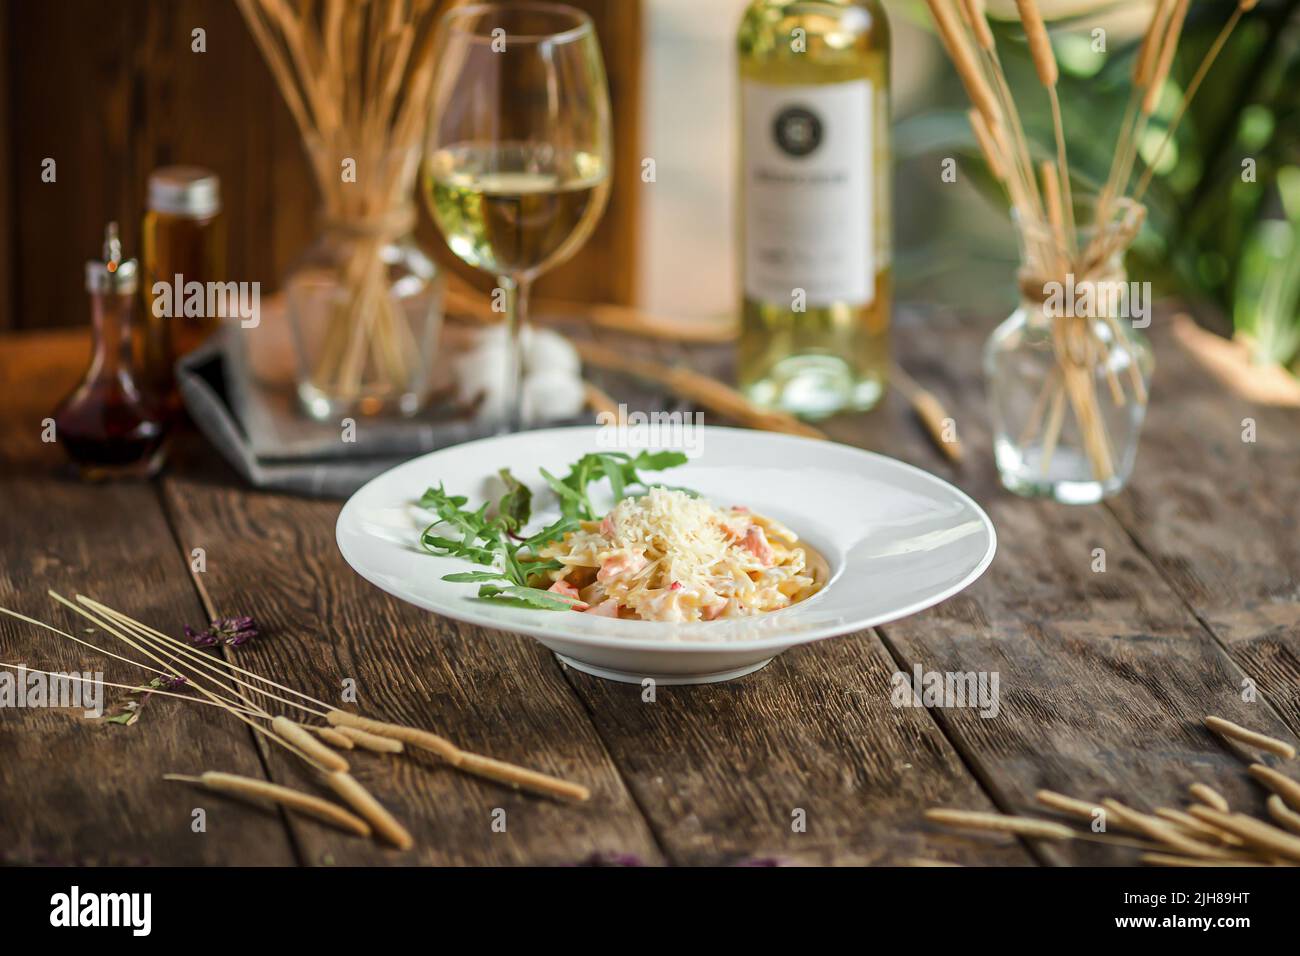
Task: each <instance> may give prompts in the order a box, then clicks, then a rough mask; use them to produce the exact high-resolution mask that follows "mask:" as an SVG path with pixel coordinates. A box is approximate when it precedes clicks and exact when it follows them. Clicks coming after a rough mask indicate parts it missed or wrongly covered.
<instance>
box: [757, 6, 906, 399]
mask: <svg viewBox="0 0 1300 956" xmlns="http://www.w3.org/2000/svg"><path fill="white" fill-rule="evenodd" d="M738 47H739V53H740V98H741V121H740V129H741V143H740V154H741V170H740V176H741V188H740V213H741V220H742V225H741V229H740V248H741V252H740V275H741V309H740V311H741V333H740V348H739V356H738V368H739V380H740V386H741V388H742V389H743V390H744V391H745V393H746V394H747V395H749V397H750V398H751V399H753V400H754V401H757V402H759V403H760V404H763V405H768V406H771V407H777V408H782V409H785V410H786V411H790V412H794V413H795V414H798V415H802V416H804V417H807V418H820V417H823V416H826V415H830V414H833V413H835V412H837V411H841V410H844V409H859V410H860V409H867V408H870V407H871V406H873V405H874V404H875V403H876V402H877V401H879V399H880V397H881V395H882V394H883V392H884V387H885V378H886V372H887V370H888V367H889V346H888V332H889V306H890V283H889V280H890V245H891V241H890V215H889V190H890V145H889V103H888V93H889V28H888V25H887V24H886V21H885V16H884V12H883V11H882V9H881V6H880V4H879V2H877V0H752V2H751V3H750V4H749V6H748V8H747V9H746V10H745V13H744V15H743V17H742V19H741V23H740V30H739V36H738Z"/></svg>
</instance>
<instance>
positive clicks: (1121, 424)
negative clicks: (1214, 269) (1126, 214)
mask: <svg viewBox="0 0 1300 956" xmlns="http://www.w3.org/2000/svg"><path fill="white" fill-rule="evenodd" d="M1139 208H1140V207H1139ZM1140 219H1141V217H1140V215H1139V216H1137V222H1136V223H1134V222H1132V221H1131V220H1123V219H1121V220H1120V221H1119V222H1117V223H1116V224H1114V225H1112V226H1108V227H1107V229H1108V230H1109V229H1117V230H1120V229H1122V230H1124V231H1123V232H1122V233H1117V234H1116V235H1115V236H1114V237H1113V241H1109V242H1106V243H1103V244H1101V245H1100V247H1097V246H1093V245H1092V240H1093V237H1094V236H1095V235H1096V234H1097V230H1096V229H1095V228H1092V227H1086V228H1083V229H1081V230H1079V238H1078V248H1079V249H1085V250H1086V249H1089V248H1101V249H1104V250H1107V252H1106V254H1105V255H1104V256H1102V257H1101V259H1100V260H1099V261H1097V262H1096V264H1094V265H1091V266H1090V267H1089V268H1088V269H1087V270H1086V271H1085V272H1083V273H1081V274H1076V273H1075V272H1074V271H1072V269H1071V267H1068V266H1063V265H1062V264H1061V261H1060V260H1059V259H1057V258H1054V257H1053V255H1052V253H1051V251H1050V250H1051V249H1053V248H1059V246H1053V245H1052V244H1051V242H1050V240H1049V241H1046V242H1045V241H1043V239H1044V237H1043V236H1042V235H1040V234H1037V233H1036V232H1035V231H1034V230H1032V229H1028V228H1023V227H1022V229H1021V244H1022V248H1021V257H1022V265H1021V270H1020V289H1021V301H1020V307H1019V308H1018V309H1016V311H1015V312H1013V313H1012V314H1011V316H1010V317H1009V318H1007V320H1006V321H1004V322H1003V323H1002V324H1001V325H999V326H998V327H997V328H996V329H995V330H994V332H993V334H992V335H991V336H990V337H989V339H988V342H987V343H986V345H985V347H984V372H985V375H986V377H987V380H988V391H989V401H990V413H991V417H992V430H993V448H994V458H995V460H996V462H997V468H998V473H999V475H1000V477H1001V479H1002V484H1003V485H1004V486H1005V487H1006V488H1007V489H1009V490H1010V491H1013V492H1015V493H1016V494H1020V495H1025V496H1042V497H1049V498H1054V499H1056V500H1057V501H1061V502H1065V503H1068V504H1087V503H1092V502H1096V501H1100V500H1101V499H1102V498H1105V497H1107V496H1109V495H1112V494H1114V493H1115V492H1117V491H1119V490H1120V489H1121V488H1122V487H1123V486H1124V484H1125V483H1126V482H1127V481H1128V479H1129V476H1130V475H1131V474H1132V472H1133V465H1134V462H1135V460H1136V458H1137V449H1138V439H1139V437H1140V435H1141V431H1142V424H1143V421H1144V420H1145V418H1146V403H1147V395H1148V385H1149V383H1150V379H1151V373H1152V371H1153V369H1154V367H1155V361H1154V357H1153V355H1152V352H1151V347H1150V345H1149V344H1148V343H1147V341H1146V338H1145V336H1144V335H1143V334H1142V333H1141V332H1140V331H1139V330H1138V328H1137V327H1136V326H1142V325H1145V324H1146V323H1147V322H1148V321H1149V318H1150V311H1149V309H1150V294H1149V287H1146V288H1144V287H1142V286H1140V285H1139V284H1137V283H1130V282H1129V281H1128V276H1127V273H1126V272H1125V270H1124V265H1123V257H1124V253H1125V252H1126V251H1127V248H1128V242H1131V240H1132V234H1135V233H1136V228H1137V224H1140ZM1081 221H1082V220H1081ZM1126 221H1127V223H1128V224H1127V225H1125V222H1126ZM1083 259H1084V260H1085V261H1091V260H1089V259H1088V257H1087V256H1086V255H1085V256H1083ZM1143 303H1145V305H1143Z"/></svg>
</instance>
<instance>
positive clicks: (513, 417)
mask: <svg viewBox="0 0 1300 956" xmlns="http://www.w3.org/2000/svg"><path fill="white" fill-rule="evenodd" d="M531 287H532V282H531V280H529V279H512V278H509V277H505V276H503V277H502V278H501V288H503V289H505V292H506V374H505V396H504V402H503V403H502V407H503V408H504V410H505V417H504V418H503V419H502V422H501V430H502V431H503V432H506V433H509V432H517V431H521V430H522V429H523V427H524V343H523V329H524V326H525V325H526V324H527V323H528V293H529V291H530V289H531Z"/></svg>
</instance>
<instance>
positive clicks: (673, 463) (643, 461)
mask: <svg viewBox="0 0 1300 956" xmlns="http://www.w3.org/2000/svg"><path fill="white" fill-rule="evenodd" d="M686 461H687V459H686V455H684V454H683V453H682V452H680V451H656V452H648V451H643V452H641V453H640V454H638V455H637V456H636V458H634V459H632V467H633V468H638V469H640V470H642V471H665V470H666V469H668V468H676V467H678V466H679V465H684V464H686Z"/></svg>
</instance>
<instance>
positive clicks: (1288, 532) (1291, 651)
mask: <svg viewBox="0 0 1300 956" xmlns="http://www.w3.org/2000/svg"><path fill="white" fill-rule="evenodd" d="M1162 318H1163V317H1162ZM1168 327H1169V320H1168V319H1167V318H1166V319H1165V321H1164V322H1162V323H1161V324H1160V325H1158V326H1157V329H1158V330H1159V331H1160V332H1161V333H1162V334H1161V335H1160V337H1159V339H1158V346H1159V347H1158V350H1157V361H1158V364H1157V367H1156V376H1155V380H1154V383H1153V386H1152V394H1153V395H1154V396H1155V400H1154V401H1153V403H1152V405H1151V409H1150V412H1149V419H1148V422H1147V425H1146V428H1145V430H1144V432H1143V439H1142V442H1143V444H1142V454H1141V457H1140V458H1139V460H1138V468H1137V472H1136V474H1135V477H1134V480H1133V482H1132V487H1131V489H1130V491H1129V493H1128V494H1126V495H1124V496H1123V497H1121V498H1119V499H1117V500H1116V501H1115V503H1114V505H1113V507H1112V510H1113V511H1114V513H1115V515H1116V516H1117V517H1118V519H1119V521H1120V523H1121V524H1122V525H1123V526H1124V528H1125V529H1126V530H1127V531H1128V532H1129V534H1130V535H1131V536H1132V537H1133V539H1134V540H1135V541H1136V542H1137V544H1138V546H1139V547H1140V548H1141V549H1142V551H1143V552H1144V553H1145V554H1146V555H1147V556H1148V557H1150V558H1151V560H1153V561H1154V562H1155V564H1156V566H1157V567H1159V568H1160V570H1161V572H1162V574H1163V575H1164V577H1165V578H1166V579H1167V580H1168V581H1169V582H1170V584H1171V585H1172V586H1173V588H1174V589H1175V590H1176V591H1177V592H1178V593H1179V595H1181V597H1182V598H1183V600H1184V601H1186V602H1187V604H1188V606H1189V607H1190V608H1191V609H1192V610H1193V611H1194V612H1195V614H1196V616H1197V617H1198V618H1199V619H1200V620H1201V621H1202V622H1204V624H1205V625H1206V626H1207V627H1209V628H1210V629H1211V630H1212V631H1213V632H1214V634H1215V635H1216V636H1217V637H1218V638H1219V640H1220V641H1222V643H1223V644H1224V646H1225V647H1226V648H1227V649H1228V652H1229V653H1230V654H1231V655H1232V657H1233V659H1234V660H1235V661H1236V662H1237V663H1238V664H1239V665H1240V666H1241V668H1242V669H1243V670H1244V671H1245V672H1246V673H1247V674H1248V675H1249V676H1250V677H1251V678H1252V679H1253V680H1254V681H1255V682H1257V684H1258V686H1259V687H1260V688H1261V689H1262V690H1263V691H1264V693H1265V695H1266V696H1267V697H1268V699H1269V700H1270V701H1272V702H1273V703H1274V704H1275V705H1276V706H1277V707H1278V709H1279V711H1280V712H1281V714H1282V715H1283V716H1284V718H1285V719H1286V721H1287V723H1288V724H1289V725H1290V727H1291V729H1292V730H1293V731H1297V732H1300V535H1298V534H1297V531H1298V529H1300V494H1297V490H1300V411H1297V410H1296V409H1283V408H1268V407H1264V406H1258V405H1254V404H1252V403H1250V402H1248V401H1246V400H1245V399H1242V398H1241V397H1239V396H1237V395H1235V394H1233V393H1231V392H1230V391H1228V390H1226V389H1225V388H1223V387H1221V386H1220V385H1219V384H1218V383H1217V381H1215V380H1214V379H1213V378H1212V377H1211V376H1209V375H1208V374H1207V372H1206V370H1205V369H1204V368H1202V367H1201V366H1200V365H1199V364H1198V363H1197V361H1196V360H1195V359H1194V358H1193V357H1192V356H1191V355H1190V354H1189V353H1187V352H1186V351H1185V349H1184V348H1183V346H1182V345H1181V344H1179V343H1178V342H1177V341H1176V340H1174V339H1173V338H1172V337H1171V336H1169V335H1168V334H1167V333H1166V330H1167V329H1168ZM1252 424H1253V435H1252V433H1251V428H1252ZM1252 437H1253V438H1254V440H1253V441H1251V440H1247V439H1250V438H1252ZM1153 461H1155V462H1159V463H1160V465H1161V467H1158V468H1153V467H1150V465H1151V463H1152V462H1153Z"/></svg>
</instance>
